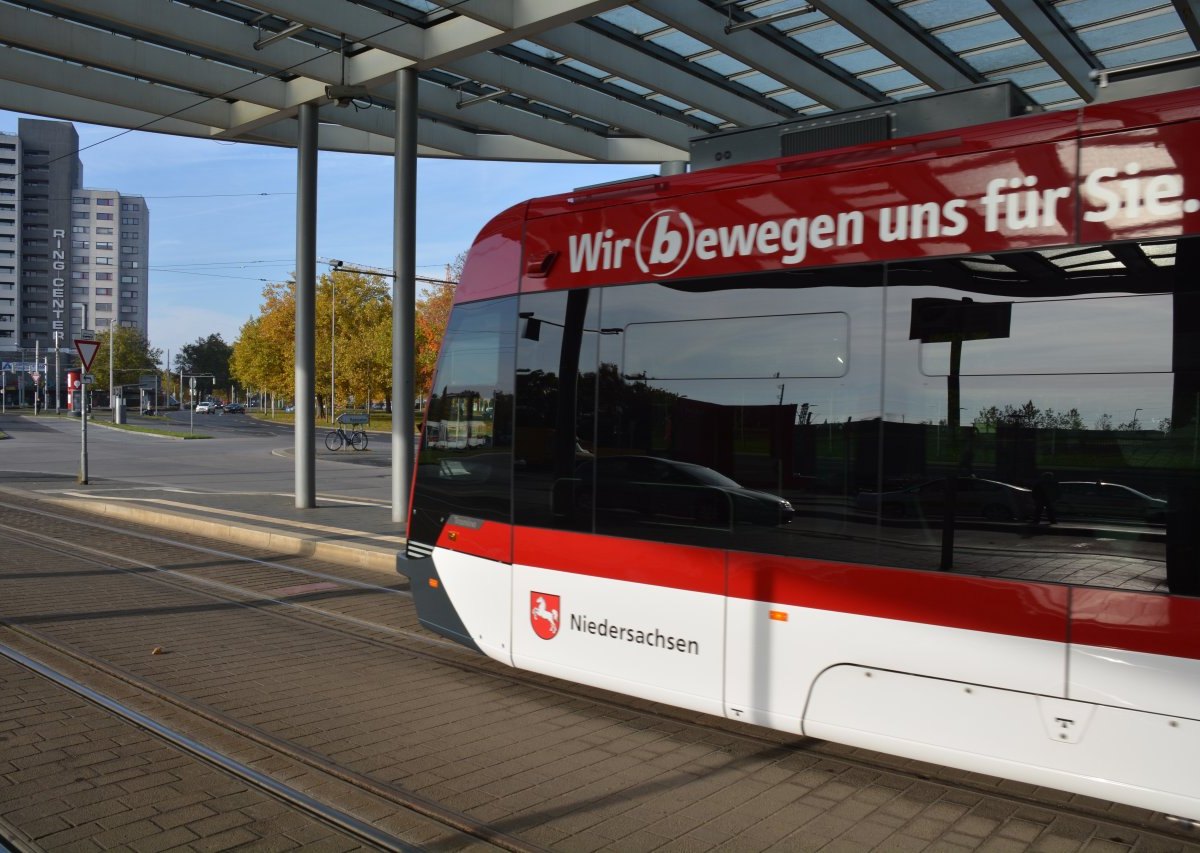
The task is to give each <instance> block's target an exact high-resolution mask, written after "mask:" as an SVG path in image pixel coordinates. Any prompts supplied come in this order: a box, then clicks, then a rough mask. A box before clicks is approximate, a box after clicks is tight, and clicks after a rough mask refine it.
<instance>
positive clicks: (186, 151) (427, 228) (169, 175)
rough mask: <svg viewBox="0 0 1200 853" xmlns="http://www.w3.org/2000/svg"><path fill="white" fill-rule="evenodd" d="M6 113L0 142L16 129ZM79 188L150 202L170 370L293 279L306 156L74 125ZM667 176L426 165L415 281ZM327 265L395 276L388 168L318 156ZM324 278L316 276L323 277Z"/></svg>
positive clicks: (160, 336) (157, 324)
mask: <svg viewBox="0 0 1200 853" xmlns="http://www.w3.org/2000/svg"><path fill="white" fill-rule="evenodd" d="M21 117H26V118H42V117H41V116H31V115H23V114H20V113H13V112H7V111H3V110H0V131H6V132H10V133H16V131H17V120H18V118H21ZM74 124H75V129H76V131H77V132H78V133H79V148H80V153H79V157H80V160H81V161H82V162H83V185H84V187H86V188H90V189H115V190H120V191H121V192H122V193H125V194H127V195H143V196H145V197H146V205H147V207H148V208H149V209H150V259H149V263H150V276H149V282H150V298H149V303H150V304H149V315H150V316H149V326H150V328H149V334H148V337H149V338H150V345H151V346H153V347H157V348H159V349H162V350H163V351H164V352H163V355H164V358H165V357H166V356H167V353H168V351H169V353H170V358H171V360H172V362H173V361H174V357H175V354H176V353H178V352H179V350H180V348H181V347H182V346H183V345H184V344H187V343H193V342H195V341H196V339H197V338H203V337H207V336H208V335H210V334H212V333H214V332H217V333H220V334H221V336H222V337H223V338H224V339H225V341H226V342H228V343H233V342H234V341H235V340H237V336H238V330H239V329H240V328H241V326H242V324H243V323H245V322H246V320H248V319H249V318H251V317H253V316H255V315H257V314H258V309H259V306H260V305H261V302H262V299H261V296H262V289H263V287H264V286H265V284H266V282H268V281H286V280H287V279H288V277H289V276H290V274H291V273H292V271H293V270H294V269H295V255H296V205H295V203H296V195H295V192H296V152H295V151H294V150H293V149H290V148H277V147H273V146H265V145H250V144H246V143H240V142H225V141H216V140H207V139H193V138H190V137H182V136H170V135H166V134H159V133H151V132H146V131H124V130H122V129H121V128H111V127H102V126H99V125H91V124H84V123H82V122H74ZM657 170H658V167H657V165H653V166H652V165H632V166H628V165H625V166H615V165H607V164H586V163H585V164H542V163H503V162H487V161H479V160H443V159H425V158H423V159H421V160H420V162H419V164H418V168H417V275H419V276H421V275H424V276H430V277H434V278H441V277H443V275H444V274H445V268H446V264H448V263H451V262H452V261H453V260H454V258H455V257H456V256H457V255H458V254H459V253H460V252H463V251H465V250H467V249H469V248H470V246H471V242H472V241H473V240H474V238H475V235H476V234H477V233H478V232H479V229H480V228H482V227H483V225H484V224H485V223H486V222H487V221H488V220H489V219H491V218H492V216H494V215H495V214H497V213H499V212H501V211H502V210H504V209H506V208H508V207H510V206H511V205H513V204H516V203H518V202H520V201H523V200H525V199H527V198H532V197H535V196H542V195H553V194H555V193H560V192H566V191H568V190H571V189H574V188H575V187H579V186H586V185H588V184H597V183H603V182H605V181H613V180H619V179H621V178H626V177H634V176H638V175H646V174H651V173H655V174H656V173H657ZM317 180H318V184H317V257H318V258H338V259H340V260H342V261H344V262H345V263H346V264H347V265H359V266H368V267H379V268H383V269H391V267H392V183H393V169H392V158H390V157H384V156H379V155H374V154H342V153H336V152H321V154H320V156H319V159H318V166H317ZM327 270H328V267H327V266H325V265H323V264H320V263H318V265H317V273H318V274H321V273H323V272H326V271H327Z"/></svg>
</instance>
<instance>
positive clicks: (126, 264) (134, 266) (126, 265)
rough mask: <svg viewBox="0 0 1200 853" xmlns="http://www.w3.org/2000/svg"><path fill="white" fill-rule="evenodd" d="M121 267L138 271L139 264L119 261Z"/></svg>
mask: <svg viewBox="0 0 1200 853" xmlns="http://www.w3.org/2000/svg"><path fill="white" fill-rule="evenodd" d="M121 266H122V267H123V268H124V269H127V270H135V269H138V267H139V264H138V262H137V261H121Z"/></svg>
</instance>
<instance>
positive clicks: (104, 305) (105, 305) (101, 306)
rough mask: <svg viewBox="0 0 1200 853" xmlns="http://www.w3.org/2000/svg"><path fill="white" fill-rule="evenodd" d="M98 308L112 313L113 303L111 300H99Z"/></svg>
mask: <svg viewBox="0 0 1200 853" xmlns="http://www.w3.org/2000/svg"><path fill="white" fill-rule="evenodd" d="M96 310H97V311H104V312H105V313H108V314H111V313H112V303H111V302H97V303H96Z"/></svg>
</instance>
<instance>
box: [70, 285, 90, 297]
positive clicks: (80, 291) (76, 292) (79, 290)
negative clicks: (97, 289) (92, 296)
mask: <svg viewBox="0 0 1200 853" xmlns="http://www.w3.org/2000/svg"><path fill="white" fill-rule="evenodd" d="M90 292H91V288H87V287H72V288H71V295H72V296H87V295H88V294H89V293H90Z"/></svg>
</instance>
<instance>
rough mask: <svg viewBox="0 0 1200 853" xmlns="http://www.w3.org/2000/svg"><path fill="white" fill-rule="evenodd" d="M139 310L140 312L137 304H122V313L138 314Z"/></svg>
mask: <svg viewBox="0 0 1200 853" xmlns="http://www.w3.org/2000/svg"><path fill="white" fill-rule="evenodd" d="M137 312H138V308H137V306H136V305H122V306H121V313H122V314H136V313H137Z"/></svg>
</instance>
